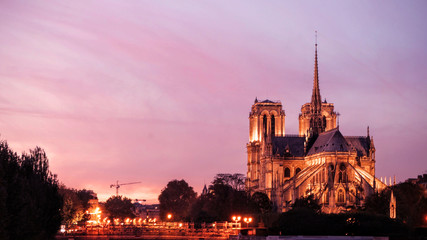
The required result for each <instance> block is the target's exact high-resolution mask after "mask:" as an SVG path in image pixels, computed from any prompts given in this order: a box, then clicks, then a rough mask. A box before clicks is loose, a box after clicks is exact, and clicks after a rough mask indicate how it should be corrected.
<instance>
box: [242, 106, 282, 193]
mask: <svg viewBox="0 0 427 240" xmlns="http://www.w3.org/2000/svg"><path fill="white" fill-rule="evenodd" d="M283 136H285V111H284V110H283V109H282V103H281V102H280V101H277V102H276V101H270V100H264V101H258V99H255V102H254V104H253V105H252V108H251V112H250V113H249V143H248V144H247V145H246V147H247V152H248V172H247V178H246V186H247V189H249V190H251V189H259V187H262V186H263V184H262V183H264V182H265V179H264V174H262V173H263V172H265V169H263V168H262V166H265V165H263V164H262V163H261V159H264V160H265V159H266V157H269V156H271V155H272V140H273V138H275V137H283ZM270 175H271V173H270Z"/></svg>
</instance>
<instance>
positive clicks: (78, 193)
mask: <svg viewBox="0 0 427 240" xmlns="http://www.w3.org/2000/svg"><path fill="white" fill-rule="evenodd" d="M59 193H60V194H61V196H62V198H63V206H62V209H61V216H62V224H63V225H65V226H66V228H68V227H69V226H70V225H72V224H77V223H79V222H86V221H87V220H89V214H88V213H86V211H87V210H88V209H89V207H90V204H89V200H90V199H93V198H95V193H94V192H93V191H91V190H86V189H82V190H76V189H70V188H66V187H65V186H64V185H61V186H60V187H59Z"/></svg>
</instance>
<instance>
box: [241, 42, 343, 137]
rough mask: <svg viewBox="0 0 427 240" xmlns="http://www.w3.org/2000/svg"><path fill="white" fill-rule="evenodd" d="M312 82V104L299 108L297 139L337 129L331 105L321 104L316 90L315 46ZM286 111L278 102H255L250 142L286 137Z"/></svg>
mask: <svg viewBox="0 0 427 240" xmlns="http://www.w3.org/2000/svg"><path fill="white" fill-rule="evenodd" d="M315 47H316V49H315V60H314V80H313V94H312V96H311V102H309V103H306V104H304V105H302V107H301V113H300V115H299V136H301V137H302V136H309V135H312V134H317V135H318V134H320V133H322V132H325V131H328V130H331V129H334V128H336V127H337V123H336V121H337V114H336V113H335V112H334V104H333V103H327V102H326V100H325V101H323V102H322V100H321V97H320V88H319V68H318V63H317V44H316V45H315ZM285 117H286V114H285V111H284V110H283V109H282V104H281V103H280V102H273V101H270V100H264V101H258V99H255V103H254V105H252V109H251V112H250V115H249V141H250V142H254V141H261V140H263V139H265V138H266V137H267V136H285Z"/></svg>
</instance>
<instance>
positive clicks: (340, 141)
mask: <svg viewBox="0 0 427 240" xmlns="http://www.w3.org/2000/svg"><path fill="white" fill-rule="evenodd" d="M351 150H353V148H352V146H351V144H350V143H348V142H347V141H346V139H345V138H344V136H343V135H342V134H341V132H340V131H339V130H338V128H334V129H332V130H329V131H327V132H323V133H321V134H319V136H318V137H317V139H316V141H315V142H314V144H313V146H312V147H311V148H310V150H309V151H308V153H307V155H313V154H316V153H320V152H350V151H351Z"/></svg>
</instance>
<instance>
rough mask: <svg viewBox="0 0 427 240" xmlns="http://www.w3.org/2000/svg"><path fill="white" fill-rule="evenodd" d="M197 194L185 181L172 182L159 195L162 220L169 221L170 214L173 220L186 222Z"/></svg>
mask: <svg viewBox="0 0 427 240" xmlns="http://www.w3.org/2000/svg"><path fill="white" fill-rule="evenodd" d="M196 196H197V194H196V193H195V192H194V190H193V188H192V187H190V186H189V185H188V183H187V182H186V181H184V180H172V181H170V182H169V183H168V184H167V186H166V187H165V188H164V189H163V190H162V192H161V193H160V195H159V203H160V218H161V219H162V220H167V217H166V216H167V215H168V214H169V213H170V214H172V216H173V220H174V221H176V220H184V219H185V218H186V217H187V215H188V214H189V212H190V206H191V205H192V204H193V202H194V201H195V199H196Z"/></svg>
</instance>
